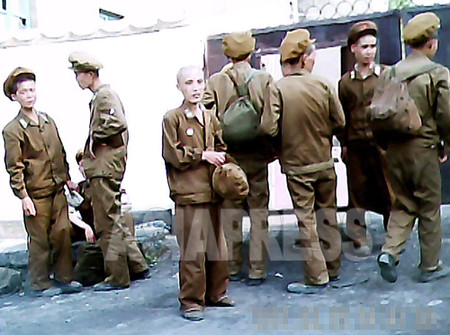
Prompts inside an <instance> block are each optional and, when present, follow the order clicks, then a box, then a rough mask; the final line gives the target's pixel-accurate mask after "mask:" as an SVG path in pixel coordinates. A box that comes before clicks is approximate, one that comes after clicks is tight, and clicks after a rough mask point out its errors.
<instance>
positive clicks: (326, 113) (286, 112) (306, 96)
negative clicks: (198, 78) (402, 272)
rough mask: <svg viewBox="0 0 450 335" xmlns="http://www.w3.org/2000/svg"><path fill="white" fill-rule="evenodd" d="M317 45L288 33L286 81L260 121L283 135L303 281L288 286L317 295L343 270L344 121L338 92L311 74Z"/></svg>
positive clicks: (299, 33) (301, 33) (301, 32)
mask: <svg viewBox="0 0 450 335" xmlns="http://www.w3.org/2000/svg"><path fill="white" fill-rule="evenodd" d="M314 41H315V40H311V39H310V34H309V31H308V30H306V29H298V30H294V31H291V32H288V33H287V34H286V36H285V38H284V39H283V41H282V43H281V46H280V54H281V69H282V72H283V76H284V78H282V79H280V80H279V81H278V82H276V83H275V84H274V85H273V88H272V89H271V93H270V95H269V97H268V99H269V101H268V102H267V103H266V104H265V107H266V108H265V109H264V114H263V121H262V130H263V131H264V132H265V133H267V134H269V135H272V136H276V135H277V133H278V132H279V131H281V142H282V145H281V155H280V162H281V166H282V171H283V173H284V174H286V176H287V183H288V190H289V193H290V195H291V199H292V203H293V204H294V210H295V214H296V216H297V219H298V224H299V228H300V255H301V259H302V261H303V270H304V275H305V278H304V281H302V282H296V283H291V284H289V285H288V287H287V290H288V291H289V292H293V293H316V292H318V291H319V290H320V289H322V288H324V287H326V286H327V284H328V282H329V281H335V280H338V279H339V272H340V267H341V236H340V233H339V229H338V225H337V221H336V173H335V171H334V162H333V158H332V156H331V147H332V137H333V134H335V133H336V132H337V131H341V130H342V129H343V127H344V124H345V118H344V112H343V111H342V107H341V104H340V102H339V99H338V96H337V93H336V91H335V89H334V88H332V86H331V85H330V84H329V83H327V82H326V81H325V80H323V79H321V78H319V77H317V76H315V75H313V74H311V71H312V69H313V67H314V62H315V57H316V52H315V46H314V44H313V43H314Z"/></svg>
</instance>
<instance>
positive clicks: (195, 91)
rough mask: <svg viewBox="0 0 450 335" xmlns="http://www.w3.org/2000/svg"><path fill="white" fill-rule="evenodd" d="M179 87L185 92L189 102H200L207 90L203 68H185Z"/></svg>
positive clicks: (185, 97)
mask: <svg viewBox="0 0 450 335" xmlns="http://www.w3.org/2000/svg"><path fill="white" fill-rule="evenodd" d="M177 87H178V89H179V90H180V91H181V93H183V96H184V99H185V100H186V101H187V102H189V103H191V104H196V103H199V102H200V101H201V100H202V98H203V92H204V91H205V80H204V79H203V72H202V70H201V69H199V68H197V67H188V68H186V69H184V70H183V72H182V74H181V76H180V78H179V82H178V84H177Z"/></svg>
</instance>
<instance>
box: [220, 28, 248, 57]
mask: <svg viewBox="0 0 450 335" xmlns="http://www.w3.org/2000/svg"><path fill="white" fill-rule="evenodd" d="M255 45H256V40H255V38H254V37H253V36H252V33H251V32H250V31H246V32H243V33H231V34H228V35H225V37H224V38H223V40H222V50H223V53H224V55H225V56H227V57H229V58H239V57H241V56H244V55H248V54H250V53H251V52H252V51H253V50H255Z"/></svg>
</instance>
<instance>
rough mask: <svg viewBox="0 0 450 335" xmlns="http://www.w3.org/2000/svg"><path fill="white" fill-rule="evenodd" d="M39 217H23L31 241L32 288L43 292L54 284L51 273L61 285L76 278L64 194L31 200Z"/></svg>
mask: <svg viewBox="0 0 450 335" xmlns="http://www.w3.org/2000/svg"><path fill="white" fill-rule="evenodd" d="M32 200H33V203H34V207H35V209H36V216H26V215H25V216H24V222H25V229H26V231H27V233H28V239H29V245H28V248H29V260H28V270H29V273H30V279H31V283H30V287H31V289H33V290H44V289H47V288H49V287H50V286H51V285H52V282H51V280H50V277H49V275H50V272H51V270H52V268H53V273H54V278H55V279H56V280H57V281H60V282H64V283H67V282H70V281H71V280H72V278H73V266H72V249H71V242H70V221H69V217H68V207H67V201H66V197H65V195H64V192H63V191H59V192H56V193H54V194H52V195H50V196H48V197H44V198H37V199H36V198H32Z"/></svg>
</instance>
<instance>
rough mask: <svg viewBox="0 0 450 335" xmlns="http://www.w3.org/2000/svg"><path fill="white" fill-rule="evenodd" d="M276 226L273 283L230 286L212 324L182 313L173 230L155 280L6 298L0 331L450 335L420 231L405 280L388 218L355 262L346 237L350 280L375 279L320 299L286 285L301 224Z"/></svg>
mask: <svg viewBox="0 0 450 335" xmlns="http://www.w3.org/2000/svg"><path fill="white" fill-rule="evenodd" d="M340 220H341V221H343V217H342V216H340ZM443 223H444V224H443V237H444V243H443V248H442V260H443V261H444V263H446V264H450V254H449V252H448V251H449V245H448V242H449V241H450V210H449V209H447V208H443ZM270 227H271V228H270V229H271V243H272V244H271V255H273V258H275V259H276V260H272V261H271V263H270V268H269V273H268V279H267V280H266V282H265V283H264V284H263V285H261V286H258V287H249V286H247V285H246V284H245V282H232V283H230V285H229V295H230V296H231V297H232V298H233V299H234V300H235V302H236V307H234V308H218V307H215V308H208V309H207V310H206V313H205V320H203V321H200V322H190V321H186V320H184V319H183V318H181V317H180V314H179V311H178V306H179V305H178V301H177V292H178V263H177V260H176V257H177V251H178V250H177V248H176V243H175V239H174V237H173V236H172V237H169V245H170V246H171V253H167V254H166V257H165V259H163V260H161V261H160V263H159V264H158V265H156V266H155V267H154V268H153V269H152V273H153V276H152V278H151V279H149V280H146V281H138V282H134V283H132V285H131V287H130V288H128V289H126V290H122V291H115V292H94V291H93V290H92V288H86V289H84V291H83V292H81V293H78V294H72V295H61V296H57V297H53V298H43V297H42V298H31V297H29V296H26V295H23V294H14V295H9V296H2V297H0V334H2V335H20V334H26V335H29V334H33V335H34V334H36V335H39V334H84V335H88V334H99V333H102V334H110V335H115V334H117V335H127V334H156V333H158V334H164V335H165V334H177V335H178V334H181V333H182V334H201V333H205V332H207V331H211V332H213V333H214V334H239V333H243V332H245V333H246V334H253V333H255V334H256V333H258V334H264V333H276V334H294V333H301V334H377V335H383V334H408V335H414V334H434V335H438V334H448V332H449V329H450V320H449V319H448V317H447V316H448V313H449V311H450V278H447V279H441V280H439V281H436V282H431V283H425V284H423V283H418V282H417V281H416V277H417V273H418V272H417V263H418V259H419V246H418V240H417V231H414V232H413V234H412V235H411V238H410V241H408V244H407V248H406V252H405V253H404V254H403V255H402V256H401V263H400V265H399V267H398V273H399V278H398V281H397V283H395V284H389V283H387V282H384V281H383V280H382V279H381V278H380V277H379V274H378V267H377V264H376V256H377V254H378V252H379V250H380V247H381V245H382V243H383V240H384V231H383V228H382V225H381V221H380V217H378V216H376V215H371V216H370V220H369V231H370V234H371V236H372V237H373V242H374V243H373V252H372V255H371V256H370V257H367V258H365V259H355V258H354V257H352V256H351V255H349V254H348V253H347V251H346V250H347V249H346V248H347V247H348V245H347V244H345V243H344V246H343V249H344V258H343V268H342V276H341V277H342V279H341V280H342V281H343V282H345V281H347V280H350V279H354V278H359V277H364V276H365V277H368V279H369V280H368V281H367V282H365V283H361V284H357V285H354V286H350V287H345V288H339V289H336V288H331V287H329V288H326V289H324V290H323V291H321V292H320V293H319V294H316V295H296V294H291V293H288V292H287V291H286V285H287V284H288V283H289V282H292V281H297V280H300V279H301V278H302V270H301V264H300V262H299V261H298V251H296V250H295V248H292V240H293V239H295V238H296V237H297V235H298V230H297V228H296V225H295V222H294V220H293V218H292V217H291V216H283V217H271V219H270ZM245 230H246V231H248V226H247V227H246V229H245ZM345 254H347V256H345ZM280 255H281V257H280ZM295 255H297V256H295Z"/></svg>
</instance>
